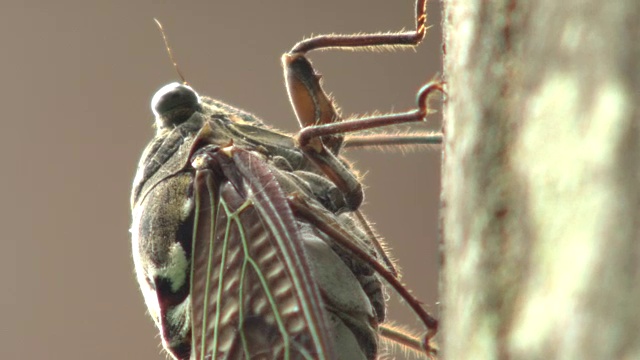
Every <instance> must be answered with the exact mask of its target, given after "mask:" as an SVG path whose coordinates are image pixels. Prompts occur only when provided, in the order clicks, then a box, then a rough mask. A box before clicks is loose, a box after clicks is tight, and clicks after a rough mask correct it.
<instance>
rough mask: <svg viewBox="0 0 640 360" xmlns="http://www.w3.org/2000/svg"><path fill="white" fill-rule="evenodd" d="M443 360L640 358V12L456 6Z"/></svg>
mask: <svg viewBox="0 0 640 360" xmlns="http://www.w3.org/2000/svg"><path fill="white" fill-rule="evenodd" d="M444 40H445V74H446V81H447V86H448V103H447V105H446V109H445V126H444V131H445V138H446V140H445V142H446V144H445V153H444V166H443V181H442V183H443V195H442V198H443V215H442V216H443V219H442V224H443V242H444V244H443V248H444V266H443V275H442V283H443V292H442V303H443V307H444V311H443V319H442V324H443V327H442V335H441V337H442V342H443V345H442V348H443V349H442V352H443V354H444V358H447V359H623V358H624V359H640V286H639V285H640V124H639V122H640V111H639V110H638V104H640V2H639V1H638V0H617V1H600V0H564V1H557V0H540V1H535V2H534V1H516V0H511V1H505V0H501V1H483V0H465V1H457V0H448V1H445V5H444Z"/></svg>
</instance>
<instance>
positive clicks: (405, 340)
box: [288, 193, 438, 356]
mask: <svg viewBox="0 0 640 360" xmlns="http://www.w3.org/2000/svg"><path fill="white" fill-rule="evenodd" d="M288 200H289V205H290V206H291V209H292V210H293V212H294V213H295V214H296V215H298V216H300V217H302V218H305V219H306V220H307V221H309V222H310V223H312V224H314V225H315V226H316V227H317V228H318V229H320V230H321V231H323V232H324V233H325V234H327V235H328V236H330V237H331V238H332V239H334V240H335V241H336V243H338V244H339V245H340V246H342V247H343V248H345V249H346V250H348V251H349V252H350V253H351V254H353V255H354V256H355V257H356V258H358V259H360V260H361V261H363V262H365V263H366V264H368V265H370V266H371V267H372V268H373V269H374V270H375V271H376V272H377V273H378V274H379V275H380V276H381V277H382V278H383V279H384V280H385V281H386V282H387V283H388V284H389V285H391V287H393V288H394V290H395V291H396V292H397V294H398V295H399V296H400V297H402V299H404V301H405V302H406V303H407V305H409V307H410V308H411V309H412V310H413V312H414V313H415V314H416V315H417V316H418V318H420V321H422V323H423V324H424V325H425V327H426V328H427V332H426V334H425V335H424V337H423V339H422V340H419V339H415V338H413V337H412V336H411V335H409V334H407V333H406V332H403V331H402V330H400V329H394V328H393V327H384V326H383V330H382V334H383V336H385V337H387V338H388V339H391V340H393V341H395V342H397V343H400V344H403V345H405V346H408V347H410V348H412V349H414V350H418V351H421V352H424V353H425V354H427V355H428V356H433V355H436V354H437V349H436V348H435V347H434V346H432V344H431V339H432V338H433V337H434V336H435V335H436V333H437V332H438V320H436V319H435V318H434V317H432V316H431V315H430V314H429V313H428V312H427V311H426V310H424V308H423V307H422V305H421V302H420V301H419V300H418V299H417V298H415V297H414V296H413V295H412V294H411V293H410V292H409V290H408V289H407V288H406V287H405V286H404V285H403V284H402V283H401V282H400V280H398V278H397V277H396V276H395V275H394V274H393V273H392V272H391V271H389V269H387V268H386V267H385V266H384V265H382V264H380V263H379V262H378V261H377V260H376V259H374V258H373V257H372V256H371V255H370V254H369V253H368V252H366V251H364V250H363V249H361V248H360V247H359V246H358V245H357V244H356V243H354V242H353V241H352V240H351V239H350V237H349V235H348V234H346V233H344V231H343V230H342V229H341V228H339V227H337V226H335V225H334V223H333V221H332V220H331V219H330V218H327V217H326V216H325V215H324V213H323V211H320V210H318V209H316V208H314V205H312V203H311V202H308V201H306V200H305V196H304V195H302V194H299V193H296V194H293V195H290V196H289V198H288Z"/></svg>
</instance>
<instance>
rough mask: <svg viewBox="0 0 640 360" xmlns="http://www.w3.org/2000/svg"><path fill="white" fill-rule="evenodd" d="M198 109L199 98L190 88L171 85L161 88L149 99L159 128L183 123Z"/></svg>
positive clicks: (178, 84) (181, 85)
mask: <svg viewBox="0 0 640 360" xmlns="http://www.w3.org/2000/svg"><path fill="white" fill-rule="evenodd" d="M199 107H200V97H199V96H198V93H196V92H195V91H194V90H193V89H192V88H191V87H190V86H187V85H183V84H180V83H171V84H168V85H165V86H163V87H162V88H161V89H160V90H158V91H157V92H156V94H155V95H153V99H151V110H152V111H153V114H154V115H155V116H156V125H157V126H158V127H159V128H165V127H173V126H176V125H180V124H182V123H183V122H185V121H186V120H187V119H189V117H191V115H193V113H194V112H196V110H198V108H199Z"/></svg>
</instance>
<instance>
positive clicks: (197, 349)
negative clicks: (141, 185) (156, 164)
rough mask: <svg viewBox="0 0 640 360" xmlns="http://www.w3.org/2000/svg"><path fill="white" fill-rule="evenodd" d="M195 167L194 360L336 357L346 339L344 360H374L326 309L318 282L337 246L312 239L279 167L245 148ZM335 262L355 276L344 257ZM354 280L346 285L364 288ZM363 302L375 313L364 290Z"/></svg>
mask: <svg viewBox="0 0 640 360" xmlns="http://www.w3.org/2000/svg"><path fill="white" fill-rule="evenodd" d="M194 164H195V167H196V168H197V171H196V176H195V183H194V190H195V199H196V206H195V213H196V218H195V222H194V236H193V251H192V254H193V255H192V256H193V257H192V259H193V260H192V264H193V267H192V282H191V297H192V309H193V310H192V314H193V315H192V329H193V347H192V351H193V354H194V357H195V358H196V359H205V358H228V359H245V358H247V359H263V358H264V359H336V358H338V355H337V354H336V344H335V342H336V341H337V343H338V344H340V345H341V346H340V347H341V354H340V358H344V359H356V358H367V356H366V355H365V352H363V351H360V346H359V344H358V341H357V338H356V336H354V335H353V334H349V333H348V332H346V331H345V330H347V327H346V326H344V325H343V324H342V322H341V321H340V318H339V317H337V316H335V315H333V314H332V313H331V312H330V311H328V310H327V309H325V302H324V301H323V300H322V296H321V291H320V289H319V287H318V284H323V283H326V282H327V276H324V275H321V277H322V278H323V280H319V279H317V276H316V274H317V273H318V272H319V271H322V270H320V269H319V268H318V267H317V265H318V263H323V262H326V261H327V260H326V258H327V255H328V254H329V253H332V250H331V249H330V248H329V246H328V245H326V244H324V247H323V246H322V244H321V241H322V240H320V239H319V238H317V237H314V235H313V234H312V233H305V235H304V236H303V233H302V232H301V230H300V229H301V225H299V224H298V221H297V220H296V218H295V217H294V215H293V213H292V212H291V209H290V207H289V204H288V201H287V198H286V196H285V193H284V191H283V189H282V188H281V186H280V184H279V182H278V179H277V178H276V176H275V175H274V174H273V173H272V171H275V170H274V169H273V168H270V167H269V166H268V164H267V163H266V162H265V161H264V160H263V159H261V158H260V157H258V156H256V155H253V154H251V153H250V152H248V151H246V150H242V149H241V148H238V147H232V148H230V149H229V150H228V151H224V152H223V151H220V150H219V149H217V148H215V147H208V148H205V149H203V150H202V151H200V152H199V153H198V154H196V155H195V157H194ZM307 249H311V254H308V252H309V251H308V250H307ZM329 257H330V255H329ZM310 259H313V260H315V263H316V268H312V266H311V265H310V264H309V260H310ZM330 261H333V264H332V265H333V267H334V268H337V269H344V271H345V273H346V271H348V270H347V268H346V266H345V265H344V264H343V263H342V261H341V260H340V258H339V257H338V256H337V255H334V256H333V259H331V260H330ZM325 271H331V270H329V269H326V270H325ZM337 274H340V273H339V272H338V273H337ZM340 277H341V279H340V280H342V279H344V276H340ZM347 278H349V276H347ZM351 278H352V279H353V280H352V282H351V283H350V282H349V281H347V282H346V283H347V284H350V285H352V286H356V289H357V288H358V287H359V284H358V283H357V282H356V281H355V277H353V276H351ZM335 280H336V279H333V282H334V283H335V282H336V281H335ZM337 282H339V281H337ZM342 287H343V288H344V286H342ZM345 290H347V289H345ZM352 292H353V290H352ZM355 293H356V294H358V292H357V291H356V292H355ZM335 297H336V296H329V298H335ZM338 297H340V296H338ZM360 300H363V301H362V303H364V305H365V306H364V308H365V309H366V308H367V307H370V306H368V299H367V298H366V297H365V296H364V293H362V296H361V297H360ZM334 303H335V301H334ZM342 303H343V302H340V301H338V304H337V305H338V306H340V305H341V304H342ZM355 312H357V311H355ZM367 320H368V319H367ZM345 333H346V335H347V336H346V337H345V336H344V335H345ZM337 335H340V336H339V337H338V336H337ZM349 335H350V336H349ZM371 335H372V336H373V337H375V334H374V333H372V334H371ZM336 337H338V338H337V339H336ZM374 349H375V347H374Z"/></svg>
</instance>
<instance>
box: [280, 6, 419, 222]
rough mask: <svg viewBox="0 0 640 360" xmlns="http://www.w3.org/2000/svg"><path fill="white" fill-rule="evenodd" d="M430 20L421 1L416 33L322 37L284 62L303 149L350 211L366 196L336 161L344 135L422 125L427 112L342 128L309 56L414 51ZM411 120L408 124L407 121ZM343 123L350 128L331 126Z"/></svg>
mask: <svg viewBox="0 0 640 360" xmlns="http://www.w3.org/2000/svg"><path fill="white" fill-rule="evenodd" d="M426 18H427V15H426V0H418V1H417V2H416V28H415V30H414V31H409V32H399V33H389V34H354V35H321V36H317V37H313V38H311V39H307V40H304V41H301V42H299V43H298V44H296V45H295V46H294V47H293V48H292V49H291V51H290V52H289V53H287V54H285V55H283V57H282V62H283V67H284V71H285V79H286V85H287V92H288V93H289V99H290V101H291V104H292V106H293V109H294V111H295V113H296V117H297V118H298V122H299V123H300V126H301V127H302V128H303V129H302V131H301V132H300V134H299V145H300V148H301V149H302V150H303V151H304V152H305V153H306V154H307V155H308V156H309V158H310V159H311V161H313V162H314V163H315V164H316V165H317V166H318V167H319V168H320V169H321V170H322V171H323V172H324V173H325V174H326V175H327V177H328V178H330V179H331V180H332V181H333V182H334V183H335V184H336V186H337V187H338V188H339V189H340V190H341V191H342V193H343V194H344V195H345V200H346V203H347V206H348V207H349V208H350V209H351V210H356V209H357V208H358V207H359V206H360V204H361V203H362V200H363V194H362V186H361V185H360V183H359V181H358V179H357V178H356V176H355V175H354V174H353V173H352V172H351V171H349V169H347V167H346V166H345V164H344V163H343V162H342V161H341V160H339V159H338V158H337V157H336V155H337V154H338V152H339V150H340V148H341V146H342V142H343V134H344V133H345V132H350V131H359V130H364V129H369V128H372V127H380V126H386V125H394V124H399V123H404V122H410V121H421V120H422V118H423V117H424V115H425V114H426V111H425V112H422V111H417V112H416V111H413V112H410V113H403V114H392V115H385V116H379V117H374V118H367V119H364V120H365V121H364V122H362V121H361V120H363V119H361V120H356V121H348V122H344V123H342V122H341V121H342V119H341V117H340V115H339V113H338V111H337V109H336V107H335V105H334V103H333V101H332V99H331V98H330V97H329V96H328V95H327V94H326V92H325V91H324V90H323V89H322V86H321V84H320V75H319V74H317V73H316V72H315V70H314V69H313V66H312V65H311V62H310V61H309V60H308V59H307V57H306V53H307V52H309V51H312V50H318V49H327V48H336V49H353V48H363V49H365V50H366V49H367V48H376V47H385V46H388V47H393V46H415V45H417V44H418V43H419V42H420V41H421V40H422V39H423V38H424V35H425V32H426V26H425V24H426ZM425 109H426V108H425ZM416 115H417V116H416ZM407 117H409V118H410V120H407ZM373 120H375V121H373ZM339 123H341V124H350V125H345V127H335V128H334V127H331V126H332V125H337V124H339ZM374 124H375V125H374ZM324 126H327V127H328V128H326V127H324Z"/></svg>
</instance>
